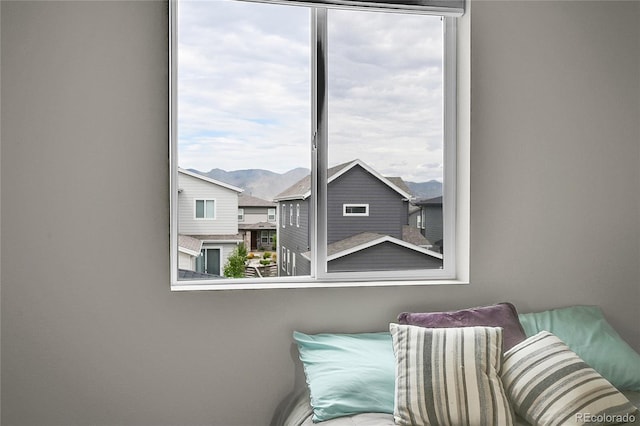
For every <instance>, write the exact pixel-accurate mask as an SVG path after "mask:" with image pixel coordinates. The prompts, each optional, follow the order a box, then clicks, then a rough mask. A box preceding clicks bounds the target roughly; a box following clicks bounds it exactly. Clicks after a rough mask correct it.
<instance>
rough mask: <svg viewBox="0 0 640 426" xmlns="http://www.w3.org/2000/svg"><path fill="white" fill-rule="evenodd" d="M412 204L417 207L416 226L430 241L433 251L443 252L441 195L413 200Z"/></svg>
mask: <svg viewBox="0 0 640 426" xmlns="http://www.w3.org/2000/svg"><path fill="white" fill-rule="evenodd" d="M412 204H413V205H414V206H415V207H417V208H419V210H418V212H417V213H416V214H415V220H416V228H418V229H420V233H421V234H422V235H424V237H425V238H426V239H427V240H429V241H431V242H432V244H433V247H432V250H433V251H437V252H438V253H443V250H444V244H443V237H442V235H443V220H442V197H441V196H440V197H435V198H429V199H421V200H415V201H413V202H412Z"/></svg>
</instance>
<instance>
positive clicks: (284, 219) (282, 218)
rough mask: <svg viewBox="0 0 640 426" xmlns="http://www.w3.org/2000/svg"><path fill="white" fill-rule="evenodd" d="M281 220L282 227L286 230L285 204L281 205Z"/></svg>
mask: <svg viewBox="0 0 640 426" xmlns="http://www.w3.org/2000/svg"><path fill="white" fill-rule="evenodd" d="M281 216H282V217H281V218H280V221H281V222H282V227H283V228H286V227H287V205H286V204H285V203H282V214H281Z"/></svg>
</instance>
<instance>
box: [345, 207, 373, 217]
mask: <svg viewBox="0 0 640 426" xmlns="http://www.w3.org/2000/svg"><path fill="white" fill-rule="evenodd" d="M350 207H364V213H353V212H351V213H349V212H347V209H348V208H350ZM342 216H345V217H349V216H369V204H343V205H342Z"/></svg>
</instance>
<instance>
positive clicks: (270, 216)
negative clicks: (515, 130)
mask: <svg viewBox="0 0 640 426" xmlns="http://www.w3.org/2000/svg"><path fill="white" fill-rule="evenodd" d="M272 212H273V213H272ZM276 219H277V211H276V209H275V207H269V208H268V209H267V222H275V221H276Z"/></svg>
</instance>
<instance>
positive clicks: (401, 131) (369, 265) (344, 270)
mask: <svg viewBox="0 0 640 426" xmlns="http://www.w3.org/2000/svg"><path fill="white" fill-rule="evenodd" d="M352 1H353V0H344V2H346V3H349V5H350V6H354V7H353V8H344V9H341V8H340V9H339V8H336V9H333V8H331V7H324V6H323V3H322V0H319V1H318V2H317V3H313V4H312V6H309V4H310V3H309V2H306V3H305V2H301V3H305V4H304V5H303V6H302V7H301V6H300V4H297V5H296V6H295V7H294V6H291V5H292V4H296V3H298V2H297V0H289V1H283V2H278V3H277V4H276V2H270V1H266V0H265V2H264V3H261V2H260V1H259V0H258V2H245V1H237V0H219V1H215V2H192V1H182V0H172V5H174V10H173V12H172V19H173V21H172V22H173V25H174V26H173V31H172V33H171V36H172V38H171V43H172V48H173V49H174V54H172V55H171V60H172V66H173V68H172V70H171V71H172V78H171V82H172V85H171V89H172V106H171V113H172V122H171V131H172V136H171V141H172V156H171V158H172V162H173V164H172V166H173V167H174V168H177V167H180V168H182V169H188V170H201V171H203V172H202V173H205V171H207V170H208V171H210V172H206V174H207V176H209V177H210V178H211V179H212V180H214V181H216V180H217V181H220V182H221V183H222V184H221V185H219V186H221V187H223V188H222V190H226V192H225V196H227V195H229V199H228V200H227V199H225V200H224V202H223V200H222V199H221V198H220V197H222V195H220V197H216V198H217V199H218V202H217V204H218V205H217V206H216V208H217V209H218V211H217V213H213V217H215V216H216V214H217V216H218V218H219V220H218V221H217V222H220V225H221V226H222V225H223V224H224V223H225V221H223V220H222V218H223V216H224V217H228V216H226V215H227V214H228V213H227V212H226V210H225V209H226V208H227V206H228V205H230V206H233V199H232V198H233V194H231V190H230V189H229V185H233V186H238V187H240V188H241V189H242V190H243V191H244V194H248V195H250V196H251V197H256V198H258V199H262V200H266V201H268V202H273V203H277V205H278V208H280V210H281V211H280V216H279V221H280V223H281V226H277V225H276V226H275V229H274V233H276V232H277V234H275V235H273V239H272V238H271V236H270V234H267V236H268V238H269V239H270V240H271V242H272V243H273V245H274V247H273V249H274V250H275V251H276V253H279V261H280V264H281V265H282V266H281V268H282V271H285V272H287V274H292V275H294V276H295V277H296V278H295V280H294V279H292V280H291V281H282V280H280V281H278V280H272V282H273V283H276V284H281V283H288V282H291V283H297V282H307V283H313V284H312V285H322V283H323V282H329V281H331V282H340V283H345V285H349V283H350V282H359V283H362V282H367V281H393V282H398V281H399V280H406V281H407V282H409V281H411V280H413V282H416V281H420V282H425V281H427V280H437V279H440V280H442V279H453V278H455V277H456V259H455V253H456V242H457V241H458V240H457V239H456V233H455V232H456V217H457V215H456V208H457V207H456V200H457V197H456V176H457V172H456V111H457V108H456V100H457V97H456V75H457V73H456V61H455V59H456V50H455V47H456V25H457V23H456V22H457V21H456V17H455V16H460V14H461V13H462V12H463V5H464V0H451V1H449V2H445V3H444V5H443V2H437V3H438V7H435V8H432V9H430V10H426V9H429V8H430V7H432V6H431V5H430V4H431V3H432V1H431V0H425V1H421V2H416V1H414V0H407V1H409V2H410V3H411V4H412V6H407V7H406V8H404V6H402V5H401V3H400V2H398V1H390V2H389V5H384V4H383V3H382V1H381V0H372V1H371V2H360V1H357V0H355V1H353V4H352V3H351V2H352ZM341 3H343V2H342V1H341ZM423 5H425V6H424V7H425V8H426V9H422V8H423ZM451 5H452V6H451ZM369 6H373V7H371V8H369ZM385 8H386V9H388V8H391V9H394V11H399V10H400V9H402V10H401V11H407V10H408V9H411V10H410V12H416V13H388V12H386V11H384V10H382V9H385ZM396 9H398V10H396ZM425 11H426V13H423V12H425ZM178 51H179V53H180V54H179V55H178V54H177V53H178ZM259 169H262V170H263V171H265V170H266V171H267V172H268V173H263V174H256V173H255V171H256V170H259ZM272 179H273V180H272ZM173 181H174V183H172V199H173V200H174V201H173V204H172V229H173V234H172V255H173V256H174V257H175V256H176V255H175V254H174V253H175V252H176V249H175V247H174V246H177V243H176V241H177V239H178V238H177V237H178V235H180V236H182V235H186V236H187V237H191V238H196V239H197V238H198V235H199V234H198V232H201V233H202V235H204V236H207V235H211V236H214V235H215V236H224V237H227V236H228V239H229V240H231V239H232V238H233V236H234V235H235V234H237V229H233V228H232V227H229V228H226V229H213V228H209V229H206V230H203V229H202V228H199V229H194V230H192V227H191V224H189V223H185V224H184V225H183V217H181V216H180V212H181V211H182V210H181V209H180V208H179V207H178V204H179V199H180V197H181V196H182V197H184V196H188V195H189V194H188V193H187V191H186V190H185V191H183V192H181V193H179V192H178V188H177V186H176V184H175V178H174V179H173ZM237 182H242V183H241V184H239V183H237ZM214 183H215V182H214ZM225 185H226V187H225ZM181 189H182V188H181ZM187 189H188V188H187ZM222 190H221V191H222ZM235 196H236V197H237V194H235ZM438 196H441V197H442V199H443V200H444V201H443V202H442V203H440V207H437V206H436V207H433V208H432V211H431V210H430V214H429V217H428V218H427V220H428V221H436V222H438V223H440V224H442V225H441V226H439V227H437V228H438V229H439V230H440V229H441V231H440V232H441V234H442V235H438V239H437V240H442V241H444V244H443V247H445V250H444V252H443V253H438V252H435V251H432V250H430V249H427V248H425V247H428V244H427V241H426V237H424V235H423V234H422V233H421V232H419V231H418V230H420V229H424V228H425V226H427V227H430V228H429V229H431V227H432V224H431V223H425V222H426V221H427V220H425V218H424V217H418V218H417V219H413V217H414V216H416V211H417V210H419V209H420V205H421V204H420V203H421V202H422V201H424V200H426V199H429V198H433V197H438ZM176 200H178V201H176ZM287 204H288V205H289V206H288V210H289V211H288V212H287ZM294 204H295V225H296V226H293V225H294ZM262 205H263V206H264V204H262ZM271 205H273V204H271ZM213 207H214V206H212V208H213ZM438 208H439V209H438ZM206 210H207V208H206V207H205V206H202V214H203V215H204V214H206ZM276 210H277V209H275V208H269V209H268V214H267V221H268V222H272V221H273V222H275V221H276V219H277V216H276V215H277V211H276ZM229 214H230V215H231V217H233V210H232V211H231V212H230V213H229ZM237 214H238V221H241V220H244V219H245V218H244V212H242V214H241V213H240V209H239V210H238V213H237ZM418 215H419V213H418ZM287 216H288V218H287ZM204 217H205V216H203V217H202V218H204ZM247 220H248V219H247ZM262 220H264V219H262ZM287 221H288V222H289V226H286V225H287V224H286V222H287ZM184 222H186V220H185V221H184ZM229 224H230V225H233V223H231V222H229ZM235 226H236V227H237V221H235ZM263 226H267V224H263ZM271 226H273V225H271ZM193 228H195V227H193ZM181 230H184V231H183V232H181ZM174 234H175V235H174ZM263 235H265V234H264V233H261V234H260V241H261V242H263V243H264V239H263ZM430 238H433V237H430ZM172 262H173V265H174V266H173V268H174V269H175V267H176V266H175V265H177V261H175V260H172ZM172 271H173V269H172ZM172 276H173V277H175V276H176V275H175V273H173V272H172ZM256 280H258V279H253V280H250V279H247V280H243V279H235V280H233V282H231V281H229V282H226V283H219V282H213V281H208V282H207V284H211V285H217V286H218V287H228V288H234V286H248V287H252V286H253V285H262V284H263V283H264V282H269V280H270V278H265V279H264V280H265V281H262V282H260V283H256V282H255V281H256ZM176 281H177V279H176V278H173V282H174V283H175V284H177V285H179V284H181V283H180V282H177V283H176ZM185 284H197V282H193V281H191V282H188V283H185ZM252 288H253V287H252Z"/></svg>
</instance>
